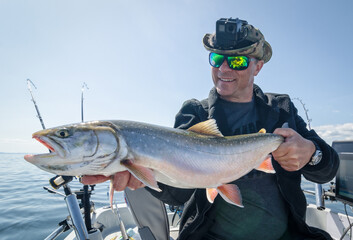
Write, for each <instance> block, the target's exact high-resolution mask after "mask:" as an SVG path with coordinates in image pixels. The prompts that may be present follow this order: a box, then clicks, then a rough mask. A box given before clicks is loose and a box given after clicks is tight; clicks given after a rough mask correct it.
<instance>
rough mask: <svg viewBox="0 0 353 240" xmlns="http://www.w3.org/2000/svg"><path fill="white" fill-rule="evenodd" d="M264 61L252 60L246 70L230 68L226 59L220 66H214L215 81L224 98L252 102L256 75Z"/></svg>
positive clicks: (213, 75) (231, 100)
mask: <svg viewBox="0 0 353 240" xmlns="http://www.w3.org/2000/svg"><path fill="white" fill-rule="evenodd" d="M263 64H264V61H262V60H259V61H251V62H250V63H249V67H248V68H247V69H245V70H233V69H231V68H229V66H228V64H227V62H226V60H225V61H224V62H223V63H222V65H221V66H220V67H219V68H215V67H211V68H212V78H213V83H214V85H215V87H216V89H217V92H218V94H219V95H220V96H221V98H222V99H224V100H227V101H230V102H250V101H251V99H252V94H253V84H254V77H255V76H256V75H257V74H258V73H259V72H260V70H261V68H262V66H263Z"/></svg>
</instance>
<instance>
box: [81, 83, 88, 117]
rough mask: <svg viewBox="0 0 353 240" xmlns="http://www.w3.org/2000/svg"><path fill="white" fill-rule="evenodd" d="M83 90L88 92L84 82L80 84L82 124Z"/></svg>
mask: <svg viewBox="0 0 353 240" xmlns="http://www.w3.org/2000/svg"><path fill="white" fill-rule="evenodd" d="M85 88H86V89H87V90H88V89H89V88H88V86H87V84H86V83H85V82H83V84H82V88H81V122H83V91H84V90H85Z"/></svg>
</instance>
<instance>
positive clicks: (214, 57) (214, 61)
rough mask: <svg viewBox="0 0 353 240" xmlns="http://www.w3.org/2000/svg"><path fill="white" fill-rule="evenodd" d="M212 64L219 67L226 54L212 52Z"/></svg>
mask: <svg viewBox="0 0 353 240" xmlns="http://www.w3.org/2000/svg"><path fill="white" fill-rule="evenodd" d="M209 60H210V64H211V66H212V67H216V68H219V67H220V66H221V65H222V63H223V61H224V56H223V55H219V54H217V53H210V59H209Z"/></svg>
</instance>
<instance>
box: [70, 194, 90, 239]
mask: <svg viewBox="0 0 353 240" xmlns="http://www.w3.org/2000/svg"><path fill="white" fill-rule="evenodd" d="M65 202H66V205H67V209H68V211H69V214H70V216H71V220H72V225H73V227H74V230H75V234H76V238H77V239H78V240H86V239H88V232H87V228H86V225H85V223H84V221H83V217H82V214H81V210H80V207H79V205H78V202H77V198H76V195H75V194H70V195H68V196H66V197H65Z"/></svg>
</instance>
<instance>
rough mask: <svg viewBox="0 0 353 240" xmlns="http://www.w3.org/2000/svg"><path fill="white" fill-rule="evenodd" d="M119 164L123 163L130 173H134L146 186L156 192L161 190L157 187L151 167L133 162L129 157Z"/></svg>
mask: <svg viewBox="0 0 353 240" xmlns="http://www.w3.org/2000/svg"><path fill="white" fill-rule="evenodd" d="M121 164H122V165H124V166H125V167H126V168H127V169H128V170H129V172H130V173H131V174H132V175H134V176H135V177H136V178H137V179H138V180H140V181H141V182H143V183H144V184H145V185H146V186H148V187H150V188H152V189H153V190H156V191H158V192H161V191H162V190H161V189H160V188H159V187H158V184H157V181H156V179H155V177H154V173H153V171H152V170H151V169H149V168H146V167H143V166H140V165H138V164H135V163H133V161H132V160H129V159H126V160H123V161H121Z"/></svg>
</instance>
